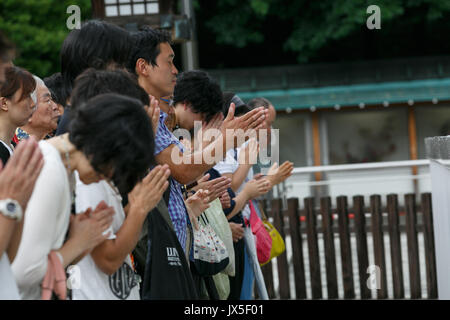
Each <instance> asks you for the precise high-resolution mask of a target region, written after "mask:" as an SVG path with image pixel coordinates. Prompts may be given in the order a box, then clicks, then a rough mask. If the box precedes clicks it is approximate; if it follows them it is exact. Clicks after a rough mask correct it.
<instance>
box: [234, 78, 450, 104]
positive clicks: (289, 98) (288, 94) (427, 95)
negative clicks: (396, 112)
mask: <svg viewBox="0 0 450 320" xmlns="http://www.w3.org/2000/svg"><path fill="white" fill-rule="evenodd" d="M237 94H238V96H239V97H240V98H241V99H243V100H244V101H248V100H250V99H252V98H256V97H265V98H267V99H269V100H270V101H271V102H272V103H273V105H274V106H275V108H276V109H277V110H285V109H288V108H290V109H309V108H333V107H334V108H337V109H338V108H340V107H350V106H360V107H364V106H366V105H378V104H384V105H385V106H387V105H389V104H392V103H410V104H411V103H416V102H426V101H429V102H433V103H437V102H438V101H441V100H450V78H445V79H427V80H413V81H400V82H384V83H369V84H358V85H346V86H329V87H319V88H301V89H287V90H264V91H250V92H237Z"/></svg>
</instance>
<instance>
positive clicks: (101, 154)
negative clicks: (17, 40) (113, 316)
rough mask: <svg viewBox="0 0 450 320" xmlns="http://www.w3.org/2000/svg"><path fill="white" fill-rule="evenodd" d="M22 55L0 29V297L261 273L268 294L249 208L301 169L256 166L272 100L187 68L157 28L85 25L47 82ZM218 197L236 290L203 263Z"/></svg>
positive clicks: (246, 279)
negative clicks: (198, 253)
mask: <svg viewBox="0 0 450 320" xmlns="http://www.w3.org/2000/svg"><path fill="white" fill-rule="evenodd" d="M14 56H15V46H14V44H12V43H11V42H10V41H9V40H8V39H7V37H6V36H5V35H3V34H0V158H1V162H0V169H1V170H0V284H1V285H0V299H33V300H36V299H41V298H43V297H51V298H52V299H62V300H64V299H73V300H85V299H95V300H97V299H100V300H104V299H108V300H110V299H112V300H114V299H120V300H128V299H130V300H139V299H169V300H170V299H190V300H195V299H212V300H215V299H229V300H239V299H242V300H248V299H253V287H254V283H255V282H256V288H257V291H258V296H259V298H261V299H267V298H268V297H267V290H266V287H265V284H264V279H263V277H262V273H261V268H260V264H259V263H258V260H257V257H256V247H255V238H254V235H253V233H252V230H251V226H250V224H249V220H250V207H251V206H252V205H253V204H256V203H255V202H254V201H255V199H257V198H258V197H261V196H263V195H264V194H266V193H268V192H269V191H270V190H271V189H272V188H273V187H274V186H275V185H277V184H279V183H281V182H283V181H284V180H286V179H287V178H288V177H289V176H290V175H291V173H292V170H293V164H292V163H291V162H285V163H283V164H282V165H280V166H278V164H277V163H273V164H272V165H271V167H270V169H269V170H268V172H267V174H263V173H257V174H254V170H258V168H259V167H258V165H257V164H256V165H255V163H257V162H258V161H257V157H258V153H259V152H260V149H261V146H263V145H266V144H268V145H269V146H270V144H271V143H270V136H271V135H270V133H271V128H272V123H273V121H274V120H275V118H276V112H275V108H274V106H273V105H272V104H271V103H270V101H268V100H267V99H264V98H257V99H253V100H251V101H249V102H248V103H244V102H243V101H242V100H241V99H240V98H239V97H238V96H237V95H235V94H234V93H231V92H222V91H221V89H220V86H219V85H218V83H217V82H216V81H215V80H214V79H212V78H211V77H210V76H209V75H208V74H207V73H206V72H204V71H200V70H194V71H186V72H183V73H180V74H179V72H178V70H177V68H176V67H175V65H174V58H175V55H174V51H173V49H172V46H171V36H170V34H168V33H167V32H165V31H163V30H157V29H152V28H150V27H145V28H142V29H141V30H140V31H138V32H134V33H130V32H128V31H126V30H124V29H122V28H120V27H118V26H115V25H113V24H110V23H107V22H103V21H97V20H91V21H87V22H86V23H84V25H83V26H82V27H81V28H80V29H74V30H72V31H71V32H70V33H69V35H68V36H67V37H66V39H65V40H64V43H63V44H62V46H61V51H60V59H61V70H60V72H58V73H56V74H53V75H48V77H46V78H44V79H43V80H42V79H40V78H39V77H37V76H36V75H33V74H32V73H30V72H29V71H27V70H25V69H24V68H21V67H20V66H16V65H14V63H13V61H14ZM198 124H201V125H200V129H201V130H195V129H198ZM183 130H184V131H183ZM208 130H210V132H215V133H216V134H215V135H211V136H210V137H208V138H207V139H205V136H208V135H205V133H206V132H208ZM179 132H188V133H190V135H189V136H188V137H186V136H185V135H181V134H179ZM198 132H200V133H203V135H202V134H198ZM262 132H264V134H262ZM249 137H250V138H249ZM267 137H269V142H268V143H267V141H264V142H265V143H260V142H261V140H262V139H265V140H267ZM259 169H260V168H259ZM212 207H214V208H217V207H218V208H219V211H220V212H221V214H223V217H225V218H226V229H227V230H226V231H227V232H229V234H231V237H232V240H233V245H232V247H229V249H230V250H229V253H230V255H232V257H230V258H231V259H230V260H229V261H230V262H229V263H230V264H232V268H231V269H232V270H233V271H232V272H228V273H227V274H226V275H225V281H226V286H225V287H226V289H225V290H223V279H224V278H223V277H221V278H217V277H211V274H205V273H204V272H203V271H202V270H203V269H201V268H199V267H198V265H197V264H195V263H194V261H195V258H194V256H195V254H194V247H195V241H196V234H197V233H196V230H199V225H200V224H199V218H200V216H202V215H203V213H205V212H208V210H212ZM212 223H213V222H212V221H211V224H212ZM59 269H64V273H65V274H63V276H62V277H61V275H60V273H58V270H59ZM223 275H224V274H223V273H222V276H223ZM66 277H67V278H66ZM61 282H63V283H62V284H61ZM219 286H221V287H220V289H219ZM219 292H220V294H219Z"/></svg>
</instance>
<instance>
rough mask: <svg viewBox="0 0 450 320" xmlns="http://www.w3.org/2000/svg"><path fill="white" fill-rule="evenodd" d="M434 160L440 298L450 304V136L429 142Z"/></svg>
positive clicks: (428, 150)
mask: <svg viewBox="0 0 450 320" xmlns="http://www.w3.org/2000/svg"><path fill="white" fill-rule="evenodd" d="M425 147H426V150H427V157H428V158H429V159H430V174H431V191H432V206H433V228H434V240H435V253H436V272H437V284H438V298H439V299H441V300H450V136H446V137H432V138H426V139H425Z"/></svg>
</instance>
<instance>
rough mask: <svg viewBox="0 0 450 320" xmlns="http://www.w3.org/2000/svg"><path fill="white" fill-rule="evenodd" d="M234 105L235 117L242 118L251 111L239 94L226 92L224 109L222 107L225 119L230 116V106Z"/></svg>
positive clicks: (224, 94)
mask: <svg viewBox="0 0 450 320" xmlns="http://www.w3.org/2000/svg"><path fill="white" fill-rule="evenodd" d="M232 102H233V103H234V105H235V109H234V115H235V116H236V117H238V116H242V115H244V114H246V113H247V112H249V111H251V109H250V108H249V107H248V106H247V105H246V104H245V103H244V101H242V100H241V98H239V96H238V95H237V94H235V93H234V92H229V91H227V92H224V93H223V107H222V113H223V115H224V117H226V116H227V114H228V109H230V104H231V103H232Z"/></svg>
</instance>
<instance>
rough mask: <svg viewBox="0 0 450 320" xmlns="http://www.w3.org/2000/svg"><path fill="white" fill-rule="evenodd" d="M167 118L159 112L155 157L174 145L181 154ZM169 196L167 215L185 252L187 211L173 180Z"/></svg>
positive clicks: (178, 142)
mask: <svg viewBox="0 0 450 320" xmlns="http://www.w3.org/2000/svg"><path fill="white" fill-rule="evenodd" d="M166 118H167V114H166V113H164V112H163V111H162V110H161V113H160V116H159V125H158V131H157V132H156V137H155V156H156V155H158V154H159V153H161V152H162V151H163V150H164V149H167V148H168V147H170V145H172V144H175V145H176V146H177V147H178V149H179V150H180V151H181V152H183V151H184V149H183V145H182V144H181V142H180V141H179V140H178V139H177V138H176V137H175V136H174V135H173V134H172V132H170V130H169V129H168V128H167V126H166V125H165V124H164V121H165V120H166ZM170 180H171V183H170V186H169V188H170V196H169V205H168V209H169V215H170V218H171V220H172V223H173V226H174V228H175V233H176V234H177V237H178V241H180V244H181V246H182V247H183V250H186V237H187V234H186V228H187V223H188V222H187V221H188V219H187V211H186V207H185V206H184V200H183V194H182V193H181V186H180V183H179V182H178V181H176V180H175V179H170Z"/></svg>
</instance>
